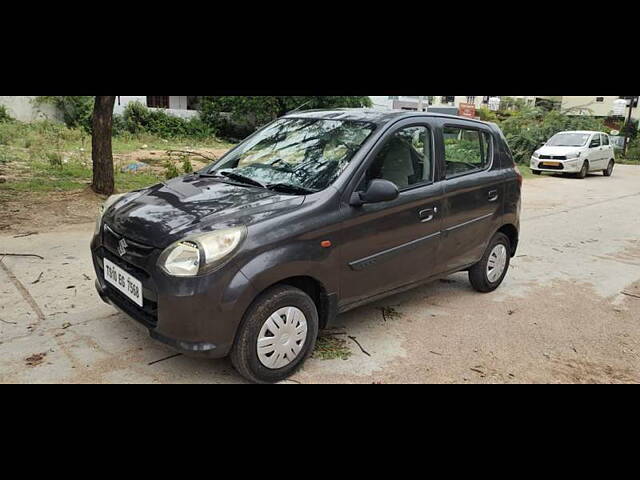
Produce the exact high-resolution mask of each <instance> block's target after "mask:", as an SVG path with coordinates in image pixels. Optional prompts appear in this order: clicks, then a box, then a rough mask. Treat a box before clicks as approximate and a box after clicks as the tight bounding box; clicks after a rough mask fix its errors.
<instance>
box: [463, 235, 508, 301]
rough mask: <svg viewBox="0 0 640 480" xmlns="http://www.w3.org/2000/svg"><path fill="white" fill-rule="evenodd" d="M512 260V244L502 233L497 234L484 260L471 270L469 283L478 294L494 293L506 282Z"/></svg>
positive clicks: (490, 243)
mask: <svg viewBox="0 0 640 480" xmlns="http://www.w3.org/2000/svg"><path fill="white" fill-rule="evenodd" d="M510 260H511V242H510V241H509V238H508V237H507V236H506V235H505V234H504V233H501V232H498V233H496V234H495V235H494V236H493V238H492V239H491V241H490V242H489V246H488V247H487V250H486V251H485V252H484V255H483V256H482V259H481V260H480V261H479V262H478V263H476V264H475V265H474V266H473V267H471V268H470V269H469V282H471V286H472V287H473V288H475V289H476V290H477V291H478V292H483V293H486V292H492V291H494V290H495V289H496V288H498V287H499V286H500V284H501V283H502V281H503V280H504V277H505V275H506V274H507V270H509V263H510Z"/></svg>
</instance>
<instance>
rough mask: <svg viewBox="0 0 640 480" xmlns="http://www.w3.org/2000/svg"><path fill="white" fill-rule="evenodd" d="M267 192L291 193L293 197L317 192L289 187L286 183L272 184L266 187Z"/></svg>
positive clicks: (295, 186)
mask: <svg viewBox="0 0 640 480" xmlns="http://www.w3.org/2000/svg"><path fill="white" fill-rule="evenodd" d="M267 188H268V189H269V190H276V191H280V192H284V193H293V194H295V195H310V194H312V193H316V191H317V190H311V189H309V188H305V187H299V186H297V185H290V184H288V183H272V184H270V185H267Z"/></svg>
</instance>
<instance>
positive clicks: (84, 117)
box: [35, 96, 95, 133]
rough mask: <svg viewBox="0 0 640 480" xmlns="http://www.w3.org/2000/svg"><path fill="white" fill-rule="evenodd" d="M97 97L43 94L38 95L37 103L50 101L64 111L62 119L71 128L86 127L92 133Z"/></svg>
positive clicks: (49, 102)
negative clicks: (95, 99) (92, 119)
mask: <svg viewBox="0 0 640 480" xmlns="http://www.w3.org/2000/svg"><path fill="white" fill-rule="evenodd" d="M94 98H95V97H82V96H75V97H68V96H42V97H36V98H35V103H36V105H37V104H42V103H48V104H50V105H53V106H54V107H56V108H57V109H58V110H60V112H61V113H62V119H63V120H64V123H65V124H66V125H67V127H69V128H78V127H80V128H84V129H85V130H86V131H87V132H89V133H91V115H92V114H93V102H94Z"/></svg>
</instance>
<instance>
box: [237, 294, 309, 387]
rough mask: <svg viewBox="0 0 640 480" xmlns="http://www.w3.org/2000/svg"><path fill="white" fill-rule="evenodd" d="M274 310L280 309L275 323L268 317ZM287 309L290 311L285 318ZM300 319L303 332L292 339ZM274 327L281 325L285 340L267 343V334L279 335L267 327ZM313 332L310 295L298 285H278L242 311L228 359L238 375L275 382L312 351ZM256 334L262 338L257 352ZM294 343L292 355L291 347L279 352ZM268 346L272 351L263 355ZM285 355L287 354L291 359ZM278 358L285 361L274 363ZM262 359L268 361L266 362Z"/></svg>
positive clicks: (299, 328) (274, 336) (296, 367)
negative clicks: (298, 336)
mask: <svg viewBox="0 0 640 480" xmlns="http://www.w3.org/2000/svg"><path fill="white" fill-rule="evenodd" d="M292 307H293V309H292ZM296 310H297V311H296ZM278 312H282V313H281V314H280V315H278V316H276V317H275V318H278V319H279V322H278V324H275V322H273V320H272V318H274V314H276V313H278ZM290 312H293V313H292V314H291V318H288V317H289V314H290ZM300 314H302V315H303V316H304V319H302V317H300ZM302 320H304V322H305V324H306V336H305V337H304V340H303V341H300V343H295V336H294V335H297V334H298V333H297V332H299V331H301V330H302ZM271 322H273V323H271ZM269 325H274V326H273V327H269ZM278 325H280V326H279V327H278ZM276 327H278V328H282V330H281V331H280V332H281V333H280V334H281V335H282V337H283V339H285V336H286V343H281V342H275V341H274V342H273V344H267V343H268V338H279V337H277V336H276V335H274V334H273V332H271V331H270V330H269V328H274V329H275V328H276ZM282 332H284V333H282ZM261 334H262V335H263V336H262V337H260V335H261ZM317 336H318V310H317V308H316V305H315V304H314V302H313V300H312V299H311V297H309V295H307V294H306V293H304V292H303V291H302V290H300V289H298V288H295V287H291V286H288V285H278V286H275V287H273V288H270V289H269V290H267V291H265V292H264V293H262V294H261V295H260V296H259V297H258V298H257V299H256V300H255V301H254V302H253V304H252V305H251V306H250V307H249V309H248V310H247V312H246V313H245V315H244V318H243V320H242V324H241V325H240V328H239V330H238V334H237V335H236V340H235V343H234V345H233V347H232V349H231V354H230V357H231V363H232V364H233V366H234V367H235V369H236V370H237V371H238V373H240V375H242V376H243V377H244V378H246V379H247V380H249V381H251V382H255V383H275V382H279V381H281V380H284V379H286V378H287V377H289V376H290V375H292V374H293V373H294V372H295V371H296V370H297V369H298V368H299V367H300V366H301V365H302V363H303V362H304V361H305V359H306V358H307V357H308V356H309V355H310V354H311V352H313V349H314V347H315V344H316V338H317ZM259 338H262V340H263V342H262V343H263V347H264V348H263V350H262V352H261V353H260V354H259V353H258V340H259ZM265 340H266V342H265ZM294 347H295V348H296V349H298V352H297V353H295V355H296V356H295V357H293V355H294V353H293V351H292V350H291V351H290V353H289V354H287V353H284V354H282V353H281V350H284V349H287V350H289V349H292V348H294ZM269 349H273V353H272V354H271V356H268V357H267V355H268V350H269ZM265 352H267V353H265ZM287 355H291V356H292V357H293V359H291V358H289V357H288V356H287ZM278 361H280V362H287V361H288V362H289V363H287V364H285V365H282V366H278ZM265 362H266V363H272V364H271V365H269V366H267V365H265Z"/></svg>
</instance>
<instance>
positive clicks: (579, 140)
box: [547, 133, 591, 147]
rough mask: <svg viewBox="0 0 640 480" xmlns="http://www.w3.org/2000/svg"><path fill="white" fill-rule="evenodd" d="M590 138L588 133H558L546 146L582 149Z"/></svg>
mask: <svg viewBox="0 0 640 480" xmlns="http://www.w3.org/2000/svg"><path fill="white" fill-rule="evenodd" d="M590 136H591V134H590V133H558V134H557V135H554V136H553V137H551V140H549V141H548V142H547V145H549V146H551V147H583V146H584V145H586V143H587V140H589V137H590Z"/></svg>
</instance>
